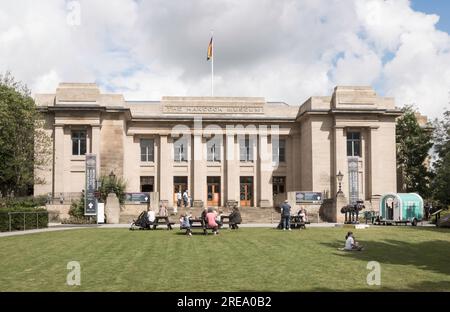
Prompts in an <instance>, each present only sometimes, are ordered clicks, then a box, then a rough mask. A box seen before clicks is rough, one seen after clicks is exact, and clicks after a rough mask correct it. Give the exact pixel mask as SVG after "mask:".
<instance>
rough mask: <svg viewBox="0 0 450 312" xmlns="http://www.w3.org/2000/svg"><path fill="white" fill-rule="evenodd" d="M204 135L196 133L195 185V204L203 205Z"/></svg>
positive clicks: (204, 182)
mask: <svg viewBox="0 0 450 312" xmlns="http://www.w3.org/2000/svg"><path fill="white" fill-rule="evenodd" d="M202 140H203V137H202V135H201V133H194V140H193V142H194V145H193V148H194V160H193V166H194V168H193V169H194V170H193V173H194V179H193V182H194V185H193V196H194V197H193V199H194V201H193V206H194V207H203V205H204V204H205V203H206V158H205V155H204V154H205V153H204V152H205V146H204V144H203V142H202Z"/></svg>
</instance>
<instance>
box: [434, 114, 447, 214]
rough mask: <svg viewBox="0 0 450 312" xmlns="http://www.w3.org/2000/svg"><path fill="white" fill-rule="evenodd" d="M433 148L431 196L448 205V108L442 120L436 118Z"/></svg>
mask: <svg viewBox="0 0 450 312" xmlns="http://www.w3.org/2000/svg"><path fill="white" fill-rule="evenodd" d="M435 124H436V126H435V129H436V130H435V133H434V142H435V144H434V150H435V152H436V156H437V160H436V161H435V162H434V163H433V171H434V175H435V177H434V179H433V182H432V189H433V198H434V199H436V200H438V201H439V202H440V203H441V204H442V205H445V206H449V205H450V110H447V111H446V112H445V113H444V117H443V119H442V120H440V121H439V120H436V122H435Z"/></svg>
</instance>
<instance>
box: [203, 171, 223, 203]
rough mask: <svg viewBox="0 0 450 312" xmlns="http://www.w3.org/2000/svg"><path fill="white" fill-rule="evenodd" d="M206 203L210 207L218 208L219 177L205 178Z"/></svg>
mask: <svg viewBox="0 0 450 312" xmlns="http://www.w3.org/2000/svg"><path fill="white" fill-rule="evenodd" d="M206 182H207V190H208V203H207V205H208V206H210V207H218V206H220V177H207V181H206Z"/></svg>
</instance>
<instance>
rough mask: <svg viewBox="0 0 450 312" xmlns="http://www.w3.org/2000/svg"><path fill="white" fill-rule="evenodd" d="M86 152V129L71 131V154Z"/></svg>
mask: <svg viewBox="0 0 450 312" xmlns="http://www.w3.org/2000/svg"><path fill="white" fill-rule="evenodd" d="M84 154H86V130H76V131H72V155H84Z"/></svg>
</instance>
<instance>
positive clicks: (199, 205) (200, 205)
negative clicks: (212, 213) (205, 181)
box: [192, 200, 203, 208]
mask: <svg viewBox="0 0 450 312" xmlns="http://www.w3.org/2000/svg"><path fill="white" fill-rule="evenodd" d="M192 207H194V208H203V200H194V201H193V202H192Z"/></svg>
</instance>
